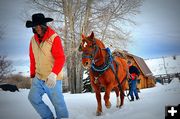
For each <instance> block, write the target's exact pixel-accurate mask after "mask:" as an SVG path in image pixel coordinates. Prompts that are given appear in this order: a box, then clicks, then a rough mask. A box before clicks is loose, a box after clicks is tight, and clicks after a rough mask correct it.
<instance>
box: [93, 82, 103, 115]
mask: <svg viewBox="0 0 180 119" xmlns="http://www.w3.org/2000/svg"><path fill="white" fill-rule="evenodd" d="M91 84H92V86H93V88H94V91H95V93H96V100H97V105H98V106H97V110H96V116H100V115H101V113H102V103H101V88H100V86H99V85H96V84H94V83H91Z"/></svg>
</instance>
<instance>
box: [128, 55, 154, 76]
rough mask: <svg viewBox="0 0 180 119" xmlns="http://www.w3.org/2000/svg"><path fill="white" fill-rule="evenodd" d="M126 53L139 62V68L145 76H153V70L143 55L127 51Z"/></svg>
mask: <svg viewBox="0 0 180 119" xmlns="http://www.w3.org/2000/svg"><path fill="white" fill-rule="evenodd" d="M125 54H126V55H127V56H130V57H132V58H133V59H134V61H135V62H136V63H137V65H138V67H139V69H140V70H141V72H142V73H143V75H145V76H152V72H151V70H150V69H149V67H148V66H147V64H146V63H145V61H144V59H142V58H141V57H138V56H135V55H133V54H130V53H127V52H125Z"/></svg>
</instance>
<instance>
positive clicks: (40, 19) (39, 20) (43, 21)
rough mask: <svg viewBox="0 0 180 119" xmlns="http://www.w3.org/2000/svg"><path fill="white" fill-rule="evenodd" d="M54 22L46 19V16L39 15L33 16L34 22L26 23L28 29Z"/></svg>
mask: <svg viewBox="0 0 180 119" xmlns="http://www.w3.org/2000/svg"><path fill="white" fill-rule="evenodd" d="M50 21H53V19H52V18H45V16H44V14H42V13H37V14H33V15H32V21H29V20H28V21H26V27H27V28H30V27H34V26H37V25H41V24H46V23H47V22H50Z"/></svg>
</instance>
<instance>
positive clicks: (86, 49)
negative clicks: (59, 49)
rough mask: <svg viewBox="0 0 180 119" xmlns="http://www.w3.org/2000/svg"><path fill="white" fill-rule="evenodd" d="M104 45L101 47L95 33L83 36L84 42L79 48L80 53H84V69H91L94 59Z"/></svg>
mask: <svg viewBox="0 0 180 119" xmlns="http://www.w3.org/2000/svg"><path fill="white" fill-rule="evenodd" d="M101 46H103V47H104V45H102V44H101V45H99V40H97V39H95V37H94V33H93V32H92V33H91V35H89V36H85V35H84V34H82V42H81V44H80V46H79V51H80V52H82V64H83V67H84V68H86V69H89V68H90V67H91V63H92V62H93V61H94V57H95V56H96V55H97V53H98V52H99V48H100V47H101Z"/></svg>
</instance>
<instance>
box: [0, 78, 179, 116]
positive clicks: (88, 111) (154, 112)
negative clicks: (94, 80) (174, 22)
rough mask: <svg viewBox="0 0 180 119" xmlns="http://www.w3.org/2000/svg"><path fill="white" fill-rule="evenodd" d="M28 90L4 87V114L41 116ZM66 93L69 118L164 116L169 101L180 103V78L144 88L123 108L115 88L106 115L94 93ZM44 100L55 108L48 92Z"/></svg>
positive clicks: (0, 102) (1, 110) (0, 108)
mask: <svg viewBox="0 0 180 119" xmlns="http://www.w3.org/2000/svg"><path fill="white" fill-rule="evenodd" d="M28 92H29V90H25V89H24V90H20V92H15V93H12V92H4V91H0V95H1V96H0V105H1V106H0V118H1V119H40V117H39V115H38V114H37V113H36V112H35V111H34V109H33V108H32V106H31V104H30V103H29V101H28V98H27V97H28ZM102 94H103V95H104V93H102ZM103 95H102V96H103ZM64 97H65V100H66V103H67V106H68V110H69V114H70V118H69V119H164V117H165V106H166V105H177V104H180V82H179V79H174V80H173V81H172V82H171V83H170V84H168V85H161V84H157V85H156V87H154V88H148V89H143V90H141V93H140V100H138V101H134V102H129V100H128V99H127V98H125V105H124V106H123V107H122V108H121V109H118V108H116V107H115V105H116V96H115V93H114V92H112V93H111V98H110V101H111V103H112V107H111V108H110V109H106V108H105V106H104V100H103V101H102V102H103V103H102V104H103V115H102V116H99V117H96V116H95V112H96V106H97V105H96V99H95V94H94V93H83V94H69V93H65V94H64ZM102 99H103V98H102ZM43 100H45V102H46V103H47V104H48V105H49V106H50V108H51V109H52V110H53V107H52V105H51V103H50V101H49V99H48V98H47V96H46V95H44V97H43ZM53 113H54V112H53Z"/></svg>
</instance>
